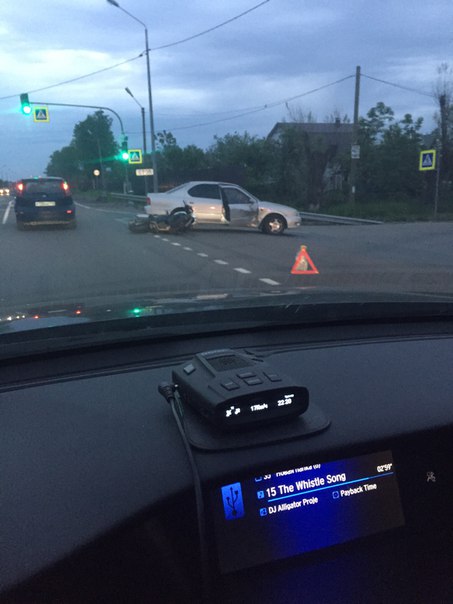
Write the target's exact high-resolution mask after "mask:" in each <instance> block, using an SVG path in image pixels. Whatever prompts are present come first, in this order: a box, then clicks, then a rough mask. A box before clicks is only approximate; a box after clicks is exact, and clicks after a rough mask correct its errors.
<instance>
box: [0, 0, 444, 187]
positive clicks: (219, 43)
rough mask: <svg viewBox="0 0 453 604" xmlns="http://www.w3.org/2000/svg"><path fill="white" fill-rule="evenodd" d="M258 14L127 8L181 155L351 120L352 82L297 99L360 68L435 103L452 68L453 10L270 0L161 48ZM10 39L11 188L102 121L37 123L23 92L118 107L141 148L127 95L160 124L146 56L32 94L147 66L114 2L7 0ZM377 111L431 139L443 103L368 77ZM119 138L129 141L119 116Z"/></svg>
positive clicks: (0, 56)
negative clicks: (446, 67)
mask: <svg viewBox="0 0 453 604" xmlns="http://www.w3.org/2000/svg"><path fill="white" fill-rule="evenodd" d="M259 3H260V1H259V0H228V2H220V1H219V0H214V1H213V0H209V1H208V0H192V1H191V2H187V1H186V0H166V1H165V0H164V1H161V2H155V1H153V0H135V1H134V2H132V0H122V1H121V3H120V4H121V6H122V7H123V8H124V9H126V10H127V11H129V12H130V13H132V14H133V15H134V16H136V17H137V18H138V19H140V20H141V21H143V22H145V23H146V24H147V26H148V30H149V44H150V47H151V48H152V49H155V50H153V51H152V52H151V53H150V60H151V72H152V92H153V103H154V121H155V128H156V131H159V130H163V129H166V130H170V131H172V132H173V134H174V135H175V136H176V139H177V141H178V143H179V144H180V145H181V146H186V145H188V144H196V145H198V146H200V147H203V148H206V147H208V146H209V145H211V144H212V143H213V142H214V136H215V135H218V136H223V135H224V134H226V133H228V132H230V133H233V132H239V133H243V132H244V131H247V132H249V133H250V134H253V135H258V136H266V135H267V134H268V133H269V131H270V130H271V129H272V127H273V125H274V124H275V123H276V122H277V121H281V120H282V119H284V118H286V119H288V117H289V116H288V107H289V108H290V109H293V110H296V111H297V110H298V109H299V108H301V109H302V110H303V111H305V112H307V111H311V112H312V113H313V114H314V115H315V116H316V118H317V120H318V121H325V118H326V116H327V115H329V114H331V113H332V112H334V111H339V112H340V113H341V114H348V115H349V116H350V117H352V114H353V101H354V80H353V78H350V79H348V80H345V81H344V82H342V83H339V84H336V85H334V86H331V87H328V88H325V89H323V90H320V91H318V92H314V93H313V94H309V95H307V96H303V97H301V98H299V99H296V100H293V101H288V102H287V103H285V101H287V100H288V99H291V98H292V97H295V96H297V95H302V94H303V93H305V92H309V91H311V90H314V89H316V88H319V87H322V86H324V85H326V84H330V83H332V82H335V81H337V80H339V79H342V78H345V77H347V76H351V75H353V74H354V72H355V68H356V65H360V66H361V68H362V72H363V73H364V74H366V75H368V76H372V77H375V78H378V79H383V80H388V81H390V82H394V83H396V84H399V85H402V86H406V87H410V88H413V89H415V90H418V91H420V92H422V93H423V92H425V93H432V91H433V88H434V85H435V82H436V77H437V74H436V70H437V67H438V66H439V65H440V64H441V63H442V62H447V63H451V64H452V65H453V59H452V52H453V28H452V23H453V3H452V2H451V0H436V1H435V2H427V1H420V0H410V1H403V0H381V1H380V2H376V3H374V2H370V0H348V2H345V1H342V0H316V1H315V2H313V0H310V1H306V0H268V1H267V2H265V3H263V4H262V5H261V6H259V7H258V8H256V10H253V11H251V12H249V13H248V14H245V15H244V16H242V17H240V18H238V19H236V20H233V21H232V22H230V23H228V24H226V25H224V26H222V27H220V28H217V29H215V30H214V31H212V32H210V33H207V34H205V35H202V36H199V37H197V38H195V39H193V40H190V41H187V42H184V43H181V44H176V45H173V46H170V47H168V48H164V49H158V47H161V46H164V45H168V44H172V43H175V42H178V41H180V40H183V39H185V38H187V37H190V36H193V35H195V34H198V33H200V32H203V31H204V30H207V29H209V28H212V27H215V26H216V25H219V24H220V23H222V22H224V21H227V20H229V19H232V18H233V17H235V16H237V15H239V14H240V13H243V12H245V11H247V10H249V9H251V8H253V7H254V6H256V5H257V4H259ZM0 36H1V38H2V43H1V45H0V75H1V83H2V86H1V90H0V120H1V132H2V144H1V146H0V177H2V178H10V179H16V178H20V177H24V176H29V175H37V174H42V173H44V170H45V167H46V165H47V163H48V160H49V156H50V154H51V153H52V152H53V151H54V150H56V149H59V148H61V147H63V146H65V145H67V144H69V142H70V140H71V135H72V130H73V127H74V125H75V123H76V122H78V121H81V120H83V119H85V117H86V116H87V114H88V113H89V112H90V110H87V109H72V108H56V107H49V114H50V122H49V123H48V124H45V123H34V122H33V118H32V117H25V116H23V115H22V114H21V113H20V111H19V94H20V93H21V92H30V100H31V101H32V102H33V101H34V102H54V103H58V102H60V103H74V104H86V105H96V106H98V105H102V106H108V107H111V108H112V109H114V110H115V111H116V112H118V113H119V114H120V116H121V118H122V120H123V123H124V128H125V130H126V133H127V134H128V136H129V141H130V145H129V146H130V147H131V148H132V147H138V148H141V147H142V137H141V118H140V109H139V107H138V106H137V105H136V104H135V103H134V101H133V99H131V97H130V96H128V95H127V94H126V92H125V90H124V88H125V87H128V88H130V90H131V91H132V92H133V94H134V95H135V97H136V98H137V99H138V100H139V102H140V103H141V104H142V105H144V106H145V108H146V117H147V119H148V117H149V114H148V98H147V79H146V61H145V58H144V57H141V58H138V59H136V60H132V61H130V62H128V63H126V64H123V65H122V66H120V67H116V68H115V69H111V70H108V71H104V72H103V73H100V74H97V75H93V76H91V77H87V78H84V79H80V80H78V81H76V82H73V83H69V84H64V85H61V86H58V87H54V88H49V89H48V90H43V91H40V92H32V91H34V90H38V89H41V88H44V87H47V86H51V85H53V84H57V83H60V82H63V81H65V80H70V79H72V78H77V77H79V76H83V75H85V74H88V73H90V72H93V71H97V70H101V69H104V68H108V67H111V66H112V65H115V64H117V63H120V62H123V61H126V60H127V59H133V58H134V57H137V56H138V55H139V54H140V53H141V52H142V51H143V50H144V48H145V35H144V28H143V26H141V25H140V24H139V23H137V22H136V21H134V20H133V19H132V18H130V17H129V16H127V15H126V14H124V13H123V12H122V11H121V10H119V9H118V8H115V7H113V6H111V5H110V4H108V3H107V1H106V0H77V1H76V0H73V1H69V0H42V1H41V2H37V1H36V0H21V1H20V2H13V1H12V0H2V1H1V4H0ZM6 97H10V98H6ZM378 101H384V102H385V103H386V104H387V105H390V106H391V107H392V108H393V109H394V111H395V113H396V116H397V117H402V116H403V115H404V114H405V113H412V114H413V115H414V116H415V117H419V116H421V117H423V118H424V127H423V130H424V131H426V132H428V131H429V130H431V129H432V128H433V114H434V111H435V103H434V100H433V99H432V98H430V97H429V96H424V95H423V94H418V93H417V92H409V91H404V90H402V89H399V88H396V87H392V86H389V85H386V84H382V83H379V82H376V81H374V80H370V79H367V78H362V81H361V97H360V113H361V115H364V114H365V113H366V112H367V111H368V109H369V108H370V107H372V106H373V105H375V104H376V102H378ZM278 102H280V103H279V104H277V103H278ZM266 106H267V107H266ZM251 110H256V111H255V112H253V113H251V112H250V111H251ZM241 114H246V115H241ZM235 116H236V117H235ZM227 118H229V119H227ZM220 120H223V121H220ZM147 127H148V128H149V122H148V126H147ZM113 129H114V133H115V136H116V137H117V138H118V139H119V138H120V128H119V124H118V121H117V120H116V119H115V121H114V123H113ZM148 140H149V135H148ZM148 145H149V142H148Z"/></svg>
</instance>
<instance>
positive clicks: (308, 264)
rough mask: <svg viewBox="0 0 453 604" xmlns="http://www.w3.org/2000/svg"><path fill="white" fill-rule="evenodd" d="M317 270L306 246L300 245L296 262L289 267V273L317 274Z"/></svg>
mask: <svg viewBox="0 0 453 604" xmlns="http://www.w3.org/2000/svg"><path fill="white" fill-rule="evenodd" d="M318 274H319V271H318V269H317V268H316V266H315V265H314V263H313V260H312V259H311V258H310V256H309V255H308V252H307V246H306V245H301V246H300V251H299V253H298V254H297V256H296V262H295V263H294V266H293V268H292V269H291V275H318Z"/></svg>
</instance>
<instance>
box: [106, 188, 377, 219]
mask: <svg viewBox="0 0 453 604" xmlns="http://www.w3.org/2000/svg"><path fill="white" fill-rule="evenodd" d="M110 197H113V198H114V199H118V200H121V201H130V202H132V203H133V204H134V205H143V204H144V203H145V202H146V195H132V194H126V193H110ZM299 214H300V217H301V218H302V219H303V220H308V221H310V220H311V221H313V222H328V223H331V224H383V222H382V220H368V219H366V218H351V217H349V216H332V215H330V214H317V213H316V212H299Z"/></svg>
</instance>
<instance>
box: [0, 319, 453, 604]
mask: <svg viewBox="0 0 453 604" xmlns="http://www.w3.org/2000/svg"><path fill="white" fill-rule="evenodd" d="M218 348H230V349H232V350H237V351H240V352H243V353H246V354H250V355H253V356H254V358H258V359H265V360H266V362H267V363H270V364H272V366H273V367H274V368H275V371H277V372H282V373H285V374H290V375H292V376H293V377H294V379H296V380H297V381H298V382H300V383H301V384H302V385H303V386H305V387H306V388H307V389H308V391H309V394H310V405H312V406H313V408H316V409H319V410H320V411H321V412H322V414H323V415H324V417H325V418H327V419H328V421H327V423H326V425H324V426H323V428H322V429H320V430H318V431H315V432H313V433H311V434H302V435H297V434H296V435H293V436H292V437H291V438H281V439H279V438H275V439H274V440H270V441H268V442H265V443H260V442H256V441H253V439H251V445H250V446H248V445H247V442H246V441H247V439H246V438H245V440H244V438H242V440H241V444H240V446H237V447H234V446H232V447H229V448H225V447H217V448H216V447H215V446H213V447H211V448H210V449H203V448H200V447H196V446H195V447H194V446H191V453H192V455H193V462H194V464H195V467H196V473H197V478H198V480H199V482H200V487H201V501H197V500H196V497H195V494H194V475H193V468H192V469H191V463H190V459H189V457H188V455H187V450H186V449H185V446H184V442H183V440H182V438H181V435H180V433H179V432H178V427H177V424H176V422H175V420H174V416H173V414H172V412H171V409H170V406H169V405H168V404H167V402H166V401H165V400H164V398H162V397H161V395H160V394H159V393H158V386H159V384H160V383H162V382H164V381H167V382H168V381H169V380H171V375H172V370H173V369H174V368H175V367H178V366H180V365H181V364H184V363H187V362H188V361H190V359H192V358H193V356H194V355H195V354H197V353H200V352H202V351H206V350H215V349H218ZM452 358H453V324H452V323H451V322H450V321H448V320H441V319H439V320H436V321H429V320H424V321H419V322H416V321H405V322H401V321H398V322H392V321H383V322H380V323H379V322H371V321H368V322H367V321H364V322H354V323H352V322H351V323H337V324H332V325H323V324H316V325H313V326H310V327H307V326H304V327H300V328H299V327H281V328H275V327H273V328H269V329H253V330H249V331H246V330H241V329H236V330H235V331H234V332H223V333H222V332H220V331H219V332H217V333H212V334H210V335H203V334H199V335H198V336H196V337H195V336H190V337H189V336H186V337H181V338H176V337H168V338H160V339H159V340H158V341H149V340H144V341H142V342H130V343H128V344H121V345H113V344H112V345H110V346H109V345H104V346H98V347H91V348H89V347H87V348H82V347H80V348H79V349H77V348H74V349H72V350H69V351H65V352H64V351H63V352H59V353H56V352H49V353H46V354H42V355H40V356H30V357H28V358H16V359H11V360H9V361H7V362H4V363H3V365H2V367H1V370H0V414H1V422H0V426H1V428H0V429H1V439H0V460H1V462H0V464H1V465H0V468H1V483H0V508H1V510H2V513H1V516H0V542H1V548H0V589H1V592H0V601H2V602H13V603H16V602H17V603H19V602H20V603H24V602H25V603H28V602H30V603H31V602H33V603H35V602H46V603H47V602H55V603H56V602H70V603H73V602H124V601H127V602H202V601H203V600H204V601H212V602H248V601H250V600H251V599H253V600H255V601H258V602H273V603H275V602H310V603H311V602H313V603H317V602H320V603H321V602H322V603H324V602H327V603H328V602H348V603H349V602H400V603H401V602H411V603H413V602H428V601H429V602H450V601H453V516H452V514H451V509H452V504H451V498H452V493H453V469H452V460H453V377H452V376H453V372H452ZM242 436H243V435H242ZM384 474H385V476H383V475H384ZM365 479H366V480H365ZM323 481H324V482H323ZM326 481H327V482H326ZM386 481H387V482H386ZM343 483H344V484H343ZM383 484H385V485H387V486H385V487H382V486H381V485H383ZM366 485H368V486H367V488H365V487H366ZM373 485H374V486H373ZM376 485H377V486H376ZM368 487H369V488H368ZM305 490H306V491H307V492H306V493H305ZM297 491H299V492H297ZM255 495H256V499H255ZM296 495H297V497H296ZM279 497H281V499H279ZM322 497H324V498H325V505H326V507H325V508H323V507H321V505H320V504H321V503H322V502H323V501H324V500H322V501H321V498H322ZM271 499H272V500H271ZM275 499H279V500H278V501H276V500H275ZM315 500H316V501H315ZM305 502H306V503H305ZM340 504H341V505H343V504H344V506H345V510H346V511H345V512H344V513H343V512H339V511H338V506H339V505H340ZM200 506H201V507H200ZM317 506H318V507H317ZM313 509H316V510H318V511H317V512H316V513H313V511H312V510H313ZM231 514H232V515H231ZM306 514H312V515H311V516H310V515H309V516H307V515H306ZM304 515H305V516H304ZM304 518H305V520H304ZM307 519H308V520H307ZM304 523H305V524H304ZM200 527H202V528H203V530H202V535H201V538H200V534H199V532H200ZM301 527H302V528H301ZM296 533H297V535H296ZM295 535H296V536H295Z"/></svg>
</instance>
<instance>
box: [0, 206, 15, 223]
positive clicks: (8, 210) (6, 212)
mask: <svg viewBox="0 0 453 604" xmlns="http://www.w3.org/2000/svg"><path fill="white" fill-rule="evenodd" d="M13 203H14V202H13V201H10V202H9V203H8V205H7V206H6V209H5V213H4V214H3V220H2V224H6V221H7V220H8V216H9V213H10V212H11V208H12V207H13Z"/></svg>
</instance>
